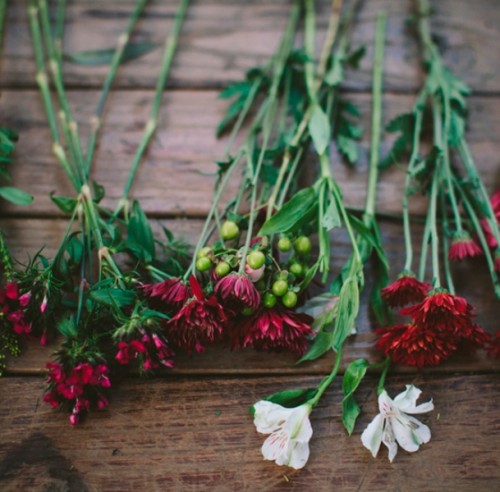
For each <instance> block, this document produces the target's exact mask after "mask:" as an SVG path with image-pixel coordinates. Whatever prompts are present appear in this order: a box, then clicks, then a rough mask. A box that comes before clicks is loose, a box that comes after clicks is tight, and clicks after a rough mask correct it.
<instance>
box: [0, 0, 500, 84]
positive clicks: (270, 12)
mask: <svg viewBox="0 0 500 492" xmlns="http://www.w3.org/2000/svg"><path fill="white" fill-rule="evenodd" d="M133 3H134V2H133V1H132V0H123V1H121V2H102V1H101V0H81V1H79V2H70V3H69V6H68V13H67V16H68V21H67V25H68V26H70V27H69V28H68V29H67V34H66V37H65V50H66V52H67V53H75V52H78V51H81V50H85V49H87V50H91V49H102V48H111V47H113V46H114V45H115V43H116V39H117V36H118V35H119V33H120V32H121V31H122V30H123V28H124V26H125V24H126V20H127V17H128V16H129V15H130V12H131V10H132V6H133ZM177 3H178V2H177V1H174V0H162V1H160V0H155V1H153V2H151V6H150V7H148V8H147V10H146V14H145V16H144V19H143V20H142V21H141V23H140V24H139V27H138V31H137V34H136V38H135V39H136V40H137V41H144V40H147V41H151V42H155V43H158V45H163V40H164V38H165V36H166V34H167V33H168V32H169V29H170V26H171V20H172V17H173V15H174V13H175V9H176V6H177ZM315 3H316V4H317V7H316V8H317V15H318V24H319V26H318V31H319V36H318V37H319V39H322V37H323V34H324V31H325V28H326V23H327V19H328V13H329V4H330V2H329V1H328V0H321V1H318V2H315ZM346 3H347V1H346ZM10 4H11V8H10V9H9V13H8V22H7V38H6V43H5V57H4V60H3V74H2V78H1V82H0V83H1V85H3V86H4V87H12V86H14V87H33V86H34V76H33V74H34V63H33V55H32V48H31V45H30V42H31V41H30V35H29V32H28V28H27V23H26V12H25V4H24V3H23V2H10ZM496 6H497V4H496V1H495V0H477V1H475V2H474V8H471V7H470V2H469V1H468V0H441V1H439V2H433V3H432V7H433V11H434V15H433V18H432V23H433V29H434V31H435V32H436V33H437V34H438V37H439V41H440V45H441V46H442V50H443V55H444V58H445V61H446V62H447V64H448V65H449V66H450V68H451V69H452V70H454V71H455V72H456V73H457V74H458V75H460V76H461V77H463V78H464V79H465V81H466V82H467V83H468V84H470V85H471V87H472V88H473V89H474V90H475V91H480V92H494V93H498V92H499V91H500V80H499V78H498V77H497V76H496V75H497V74H498V73H499V72H500V61H499V59H498V56H497V42H496V40H497V39H498V36H499V29H500V28H499V26H500V12H499V9H498V8H496ZM414 7H415V3H414V2H402V1H398V0H370V1H366V2H364V3H363V5H362V8H361V9H360V12H359V15H358V19H357V22H356V25H355V29H354V33H353V39H352V45H353V46H355V47H356V46H359V45H362V44H364V45H366V46H367V47H368V53H367V56H366V57H365V59H364V60H363V62H362V64H361V70H360V71H358V72H356V73H352V74H349V77H348V79H347V81H346V87H348V88H351V89H357V90H367V89H368V88H369V87H370V80H371V69H370V65H371V63H370V60H371V48H370V46H371V44H372V40H373V38H374V30H375V18H376V15H377V13H378V12H379V11H380V10H381V9H387V10H388V12H389V14H390V19H389V24H388V40H387V49H386V60H387V63H386V67H387V68H386V74H387V75H386V87H387V88H388V89H390V90H397V91H401V90H404V91H407V90H415V89H416V87H417V86H418V84H419V82H420V80H419V79H420V77H419V75H420V70H419V67H420V63H419V59H418V45H417V43H416V41H415V37H414V35H413V33H412V32H411V31H410V30H409V29H407V27H406V26H407V22H406V21H407V19H408V18H409V17H410V16H411V14H412V12H413V8H414ZM289 9H290V2H289V1H288V0H274V1H273V2H267V1H263V0H250V1H246V2H231V1H230V0H224V1H221V0H219V1H215V0H210V1H206V0H203V1H201V0H198V1H193V2H192V5H191V8H190V9H189V12H188V16H187V20H186V22H185V25H184V27H183V31H182V35H181V39H180V48H179V51H178V56H177V57H176V60H175V63H174V66H173V70H172V77H171V79H170V82H169V84H170V85H171V86H174V87H181V88H186V87H198V88H199V87H203V88H206V87H220V86H221V85H224V84H225V83H227V82H229V81H232V80H239V79H241V78H242V76H243V73H244V72H245V71H246V70H248V69H249V68H251V67H253V66H255V65H257V64H262V63H264V62H265V61H267V60H268V58H269V56H271V54H272V53H273V51H274V50H275V48H276V47H277V46H278V43H279V40H280V36H281V32H282V30H283V29H284V26H285V24H286V20H287V15H288V13H289ZM318 44H319V42H318ZM160 57H161V48H158V49H156V50H155V51H153V52H152V53H150V54H148V55H147V56H144V57H142V58H140V59H139V60H136V61H134V62H131V63H129V64H128V65H126V66H124V67H123V69H122V70H121V72H120V76H119V78H118V80H117V84H118V85H119V86H120V87H134V88H137V87H142V88H145V87H148V88H151V87H153V86H154V82H155V78H156V76H157V71H158V67H159V64H160ZM105 73H106V68H105V67H82V66H78V65H74V64H70V63H67V64H66V67H65V79H66V81H67V83H68V84H70V85H72V86H74V87H100V86H101V85H102V81H103V79H104V76H105Z"/></svg>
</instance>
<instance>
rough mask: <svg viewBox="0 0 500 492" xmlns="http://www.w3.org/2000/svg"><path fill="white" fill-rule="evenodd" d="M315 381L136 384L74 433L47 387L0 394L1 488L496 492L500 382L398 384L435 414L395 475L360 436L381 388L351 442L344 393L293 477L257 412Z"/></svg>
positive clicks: (315, 419)
mask: <svg viewBox="0 0 500 492" xmlns="http://www.w3.org/2000/svg"><path fill="white" fill-rule="evenodd" d="M317 383H318V378H317V377H300V378H297V377H289V376H285V377H281V378H273V377H268V378H262V377H261V378H247V379H244V380H242V379H239V378H238V379H235V378H228V379H222V378H202V379H201V378H188V379H183V378H176V379H174V378H168V379H153V380H148V381H147V382H146V383H145V384H144V382H143V381H136V380H126V381H123V382H122V383H121V384H120V385H119V387H117V388H114V389H115V391H114V394H113V398H112V401H111V405H110V407H109V408H108V409H107V410H105V411H102V412H96V413H93V414H92V415H90V416H89V417H88V418H87V419H86V420H85V421H84V422H83V423H82V424H80V425H79V426H78V427H76V428H72V427H71V426H70V425H69V424H68V423H67V415H65V414H62V413H58V412H57V411H54V410H53V409H52V408H50V407H49V406H48V405H46V404H44V403H42V402H41V397H42V391H43V382H42V380H41V379H38V378H5V379H4V380H3V381H2V384H1V385H0V396H1V400H2V402H4V404H3V405H2V406H1V407H0V423H1V427H2V440H1V442H0V488H2V490H5V491H15V490H61V491H62V490H82V491H83V490H89V491H90V490H106V491H115V490H116V491H118V490H119V491H125V490H138V489H147V490H183V491H194V490H208V489H210V490H218V491H233V490H238V489H241V490H262V491H268V490H310V489H311V486H312V487H313V488H314V490H331V488H332V487H333V486H334V487H335V488H336V489H339V490H342V491H346V492H349V491H354V490H357V491H385V490H401V491H404V492H406V491H408V492H410V491H413V490H425V491H441V490H456V491H464V492H465V491H472V490H496V489H497V486H498V483H500V471H499V470H500V467H499V459H498V453H496V452H495V451H498V435H497V433H496V432H495V429H497V428H498V405H497V402H498V398H499V396H500V395H499V389H500V385H499V378H498V375H495V376H493V375H488V376H484V375H483V376H481V375H476V376H472V375H470V376H467V377H464V376H462V375H459V376H447V377H433V378H429V377H426V376H425V375H418V376H408V375H406V376H400V377H390V378H389V379H388V382H387V386H388V392H389V394H391V395H392V396H394V395H395V394H397V393H399V392H400V391H401V390H403V389H404V384H410V383H412V384H415V385H416V386H418V387H419V388H421V389H422V390H423V391H424V394H423V395H422V397H421V401H422V402H423V401H427V400H429V399H430V398H433V400H434V404H435V410H434V411H433V412H431V413H429V414H423V415H421V416H419V419H420V420H422V421H423V422H425V423H426V424H428V425H429V426H430V428H431V432H432V439H431V441H430V442H429V443H428V444H424V445H423V446H422V447H421V449H420V450H419V451H418V452H417V453H414V454H409V453H406V452H405V451H403V450H401V449H400V450H399V452H398V455H397V456H396V458H395V460H394V462H393V463H392V464H390V463H389V461H388V460H387V451H386V449H385V447H384V446H382V447H381V449H380V452H379V456H378V457H377V458H376V459H374V458H372V456H371V455H370V453H369V451H368V450H366V449H365V448H364V447H363V446H362V445H361V443H360V433H361V432H362V430H363V429H364V428H365V426H366V425H367V424H368V423H369V422H370V421H371V419H372V418H373V417H374V415H375V414H376V413H377V412H378V409H377V406H376V393H375V386H376V380H373V379H371V378H368V381H365V382H363V383H362V385H361V386H360V388H359V390H358V393H357V398H358V401H359V403H360V404H361V406H362V415H361V417H360V420H359V422H358V425H357V426H356V429H355V431H354V434H353V435H352V436H351V437H350V438H348V437H347V436H346V434H345V432H344V430H343V428H342V424H341V421H340V415H339V412H340V406H339V404H340V401H341V395H340V391H338V389H337V388H338V386H337V385H336V386H335V388H332V389H331V390H330V391H329V392H327V394H326V395H325V397H324V399H323V400H322V401H321V402H320V404H319V406H318V407H317V408H316V409H315V410H314V412H313V414H312V416H311V423H312V426H313V436H312V439H311V442H310V446H311V455H310V458H309V462H308V464H307V466H306V468H304V469H303V470H299V471H295V470H292V469H290V468H287V467H279V466H277V465H276V464H274V463H272V462H268V461H263V459H262V456H261V453H260V446H261V445H262V442H263V441H264V436H262V435H259V434H257V433H256V432H255V429H254V426H253V424H252V420H251V417H250V416H249V414H248V407H249V406H250V405H251V404H253V403H254V402H255V401H257V400H258V399H260V398H262V397H263V396H264V395H267V394H270V393H273V392H276V391H280V390H282V389H285V388H290V387H301V388H305V387H310V386H315V385H316V384H317Z"/></svg>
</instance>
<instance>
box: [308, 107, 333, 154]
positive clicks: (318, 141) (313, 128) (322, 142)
mask: <svg viewBox="0 0 500 492" xmlns="http://www.w3.org/2000/svg"><path fill="white" fill-rule="evenodd" d="M308 128H309V133H310V134H311V138H312V140H313V143H314V147H315V148H316V151H317V152H318V154H319V155H322V154H324V152H325V150H326V149H327V147H328V144H329V143H330V136H331V128H330V122H329V121H328V117H327V116H326V114H325V113H324V111H323V110H322V109H321V106H320V105H319V104H316V105H315V106H314V107H313V110H312V114H311V118H310V120H309V125H308Z"/></svg>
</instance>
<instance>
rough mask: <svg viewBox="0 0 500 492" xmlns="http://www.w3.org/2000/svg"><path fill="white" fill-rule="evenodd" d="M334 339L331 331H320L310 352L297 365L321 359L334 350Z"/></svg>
mask: <svg viewBox="0 0 500 492" xmlns="http://www.w3.org/2000/svg"><path fill="white" fill-rule="evenodd" d="M333 338H334V335H333V331H331V330H324V331H318V333H317V334H316V336H315V337H314V342H313V343H312V345H311V346H310V347H309V350H308V351H307V352H306V353H305V354H304V355H303V356H302V357H301V358H300V359H299V360H298V361H297V364H300V363H302V362H305V361H306V360H316V359H319V358H320V357H321V356H322V355H323V354H325V353H326V352H328V351H329V350H330V349H331V348H332V344H333Z"/></svg>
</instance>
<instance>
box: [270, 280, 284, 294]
mask: <svg viewBox="0 0 500 492" xmlns="http://www.w3.org/2000/svg"><path fill="white" fill-rule="evenodd" d="M271 290H272V291H273V294H274V295H275V296H278V297H281V296H282V295H284V294H285V293H286V291H287V290H288V284H287V283H286V280H276V281H275V282H274V283H273V286H272V287H271Z"/></svg>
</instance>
